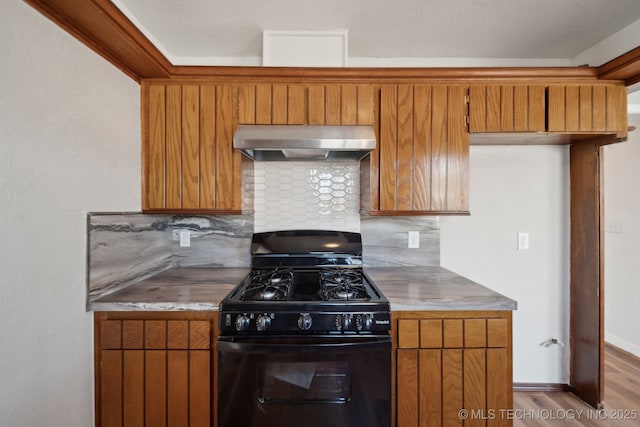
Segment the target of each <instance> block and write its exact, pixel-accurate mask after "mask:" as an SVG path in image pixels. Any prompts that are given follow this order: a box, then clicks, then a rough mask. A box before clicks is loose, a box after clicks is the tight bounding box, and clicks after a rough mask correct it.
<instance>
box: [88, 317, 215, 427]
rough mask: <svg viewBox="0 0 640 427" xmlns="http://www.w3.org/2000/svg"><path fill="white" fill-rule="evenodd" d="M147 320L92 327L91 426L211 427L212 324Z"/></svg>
mask: <svg viewBox="0 0 640 427" xmlns="http://www.w3.org/2000/svg"><path fill="white" fill-rule="evenodd" d="M120 317H123V316H121V315H120ZM152 317H153V319H149V320H142V319H140V318H135V317H133V318H126V317H125V318H123V319H109V320H97V321H96V325H97V331H98V333H97V340H98V342H97V343H96V348H97V352H96V370H97V376H96V380H97V381H96V386H97V388H96V400H97V403H98V404H97V407H96V409H97V411H96V425H98V426H100V427H111V426H113V427H116V426H117V427H128V426H141V427H142V426H164V427H171V426H176V427H178V426H180V427H182V426H190V427H209V426H211V425H213V420H214V419H215V418H214V417H213V407H214V406H213V396H212V394H211V393H212V384H214V383H215V382H214V381H213V379H212V378H213V376H212V374H213V371H212V366H213V359H212V348H211V343H212V330H214V329H213V328H214V325H213V323H212V320H207V319H180V318H176V316H171V317H170V318H168V319H162V318H161V316H158V315H153V316H152ZM213 350H215V349H213Z"/></svg>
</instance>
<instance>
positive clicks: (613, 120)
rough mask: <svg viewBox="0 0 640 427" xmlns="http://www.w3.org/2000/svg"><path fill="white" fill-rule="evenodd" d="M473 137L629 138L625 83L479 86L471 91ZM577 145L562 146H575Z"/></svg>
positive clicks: (470, 89) (471, 127)
mask: <svg viewBox="0 0 640 427" xmlns="http://www.w3.org/2000/svg"><path fill="white" fill-rule="evenodd" d="M469 132H471V133H501V132H549V133H556V134H562V133H565V134H566V133H569V134H576V135H580V134H587V135H588V134H615V135H617V136H620V137H623V136H625V135H626V133H627V96H626V89H625V87H624V85H623V84H618V83H607V82H603V83H581V84H578V83H566V84H565V83H563V84H551V85H525V84H510V85H505V84H474V85H471V86H470V88H469ZM574 140H576V139H571V138H566V139H558V140H557V141H563V142H565V143H570V142H573V141H574ZM577 140H579V138H578V139H577ZM541 141H542V140H541Z"/></svg>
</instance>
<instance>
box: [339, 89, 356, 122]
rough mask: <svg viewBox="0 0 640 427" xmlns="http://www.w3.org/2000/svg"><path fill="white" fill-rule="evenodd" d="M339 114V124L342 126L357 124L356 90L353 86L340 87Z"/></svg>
mask: <svg viewBox="0 0 640 427" xmlns="http://www.w3.org/2000/svg"><path fill="white" fill-rule="evenodd" d="M340 91H341V101H340V107H341V113H340V123H341V124H342V125H346V126H349V125H356V124H358V88H357V86H356V85H353V84H344V85H342V86H341V89H340Z"/></svg>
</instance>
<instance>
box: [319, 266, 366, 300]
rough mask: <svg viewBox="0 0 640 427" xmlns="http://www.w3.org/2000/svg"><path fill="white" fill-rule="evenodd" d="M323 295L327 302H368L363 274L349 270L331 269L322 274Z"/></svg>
mask: <svg viewBox="0 0 640 427" xmlns="http://www.w3.org/2000/svg"><path fill="white" fill-rule="evenodd" d="M320 283H321V285H322V295H323V299H324V300H325V301H336V300H339V301H367V300H369V299H370V296H369V293H368V292H367V290H366V289H365V286H364V283H363V279H362V272H361V271H357V270H347V269H338V270H335V269H329V270H324V271H321V272H320Z"/></svg>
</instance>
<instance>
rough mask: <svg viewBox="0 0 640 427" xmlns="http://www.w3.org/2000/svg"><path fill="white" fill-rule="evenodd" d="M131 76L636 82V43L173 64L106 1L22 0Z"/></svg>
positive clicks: (639, 76)
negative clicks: (549, 50)
mask: <svg viewBox="0 0 640 427" xmlns="http://www.w3.org/2000/svg"><path fill="white" fill-rule="evenodd" d="M24 1H25V2H26V3H27V4H29V5H31V6H32V7H33V8H35V9H36V10H38V11H39V12H40V13H42V14H43V15H44V16H46V17H47V18H49V19H50V20H52V21H53V22H54V23H56V24H57V25H58V26H60V27H61V28H63V29H64V30H65V31H67V32H68V33H70V34H71V35H73V36H74V37H76V38H77V39H78V40H80V41H81V42H82V43H84V44H85V45H86V46H88V47H89V48H91V49H92V50H94V51H95V52H96V53H98V54H99V55H100V56H102V57H103V58H105V59H106V60H107V61H109V62H111V63H112V64H113V65H115V66H116V67H117V68H119V69H120V70H121V71H122V72H124V73H125V74H127V75H128V76H129V77H131V78H132V79H134V80H136V81H137V82H140V81H141V80H143V79H154V78H161V79H162V78H165V79H166V78H178V79H192V78H194V79H197V78H201V79H207V80H209V81H211V80H216V79H225V80H227V81H228V80H229V79H234V78H235V79H239V80H240V79H244V80H246V79H255V80H261V79H267V80H270V81H278V80H286V81H291V80H292V79H299V78H301V79H304V80H306V81H310V80H317V81H338V80H339V81H341V82H348V81H350V80H354V81H355V80H357V81H358V82H366V81H376V82H384V81H393V82H402V81H403V80H410V81H411V82H414V83H415V82H420V81H434V80H456V81H462V80H467V81H473V80H484V81H487V80H500V81H507V80H515V81H518V80H532V79H548V80H554V79H558V80H562V81H566V80H594V79H609V80H622V81H624V82H625V84H626V85H627V86H629V85H631V84H634V83H637V82H639V81H640V47H637V48H635V49H633V50H631V51H629V52H627V53H625V54H624V55H621V56H619V57H617V58H614V59H612V60H611V61H609V62H607V63H606V64H604V65H601V66H600V67H597V68H595V67H493V68H298V67H227V66H224V67H217V66H175V65H173V64H171V62H169V60H168V59H167V58H166V57H165V56H164V55H163V54H162V52H160V51H159V50H158V49H157V48H156V47H155V46H154V45H153V43H151V41H149V39H148V38H147V37H146V36H145V35H144V34H142V32H141V31H140V30H139V29H138V28H137V27H136V26H135V25H134V24H133V23H132V22H131V21H130V20H129V19H128V18H127V17H126V16H125V15H124V14H123V13H122V12H121V11H120V9H118V8H117V7H116V6H115V5H114V4H113V3H111V2H110V1H109V0H24Z"/></svg>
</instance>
